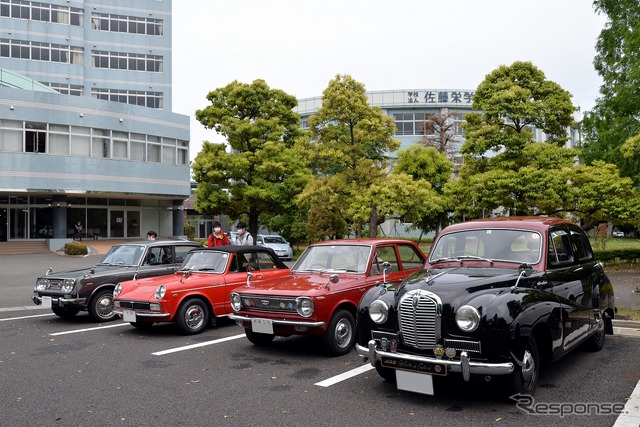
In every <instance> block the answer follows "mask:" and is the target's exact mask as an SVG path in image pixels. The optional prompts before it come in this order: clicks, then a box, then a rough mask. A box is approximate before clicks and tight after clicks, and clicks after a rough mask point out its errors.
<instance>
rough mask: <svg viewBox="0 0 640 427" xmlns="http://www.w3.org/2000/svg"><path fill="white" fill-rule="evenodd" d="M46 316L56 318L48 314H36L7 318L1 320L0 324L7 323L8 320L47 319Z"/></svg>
mask: <svg viewBox="0 0 640 427" xmlns="http://www.w3.org/2000/svg"><path fill="white" fill-rule="evenodd" d="M46 316H55V314H53V313H47V314H34V315H33V316H21V317H7V318H6V319H0V322H6V321H8V320H20V319H31V318H33V317H46Z"/></svg>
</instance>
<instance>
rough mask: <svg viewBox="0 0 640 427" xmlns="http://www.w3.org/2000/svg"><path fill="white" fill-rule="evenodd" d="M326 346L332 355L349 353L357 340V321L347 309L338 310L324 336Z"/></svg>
mask: <svg viewBox="0 0 640 427" xmlns="http://www.w3.org/2000/svg"><path fill="white" fill-rule="evenodd" d="M323 341H324V348H325V349H326V350H327V352H328V353H329V355H331V356H342V355H343V354H347V353H349V351H351V347H353V345H354V344H355V342H356V322H355V321H354V320H353V315H352V314H351V313H350V312H349V311H347V310H337V311H336V312H335V313H334V314H333V316H332V317H331V321H330V322H329V327H328V328H327V330H326V331H325V333H324V337H323Z"/></svg>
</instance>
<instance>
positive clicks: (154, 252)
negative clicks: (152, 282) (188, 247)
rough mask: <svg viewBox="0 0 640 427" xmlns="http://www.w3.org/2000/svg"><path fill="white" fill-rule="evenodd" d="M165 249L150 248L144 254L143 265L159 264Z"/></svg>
mask: <svg viewBox="0 0 640 427" xmlns="http://www.w3.org/2000/svg"><path fill="white" fill-rule="evenodd" d="M163 254H164V253H163V251H162V248H161V247H155V248H149V249H148V250H147V254H146V255H145V256H144V261H143V262H142V265H157V264H161V263H162V256H163Z"/></svg>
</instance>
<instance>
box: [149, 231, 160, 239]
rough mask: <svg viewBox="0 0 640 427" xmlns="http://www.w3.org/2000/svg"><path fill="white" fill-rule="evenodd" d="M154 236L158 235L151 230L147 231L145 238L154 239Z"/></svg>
mask: <svg viewBox="0 0 640 427" xmlns="http://www.w3.org/2000/svg"><path fill="white" fill-rule="evenodd" d="M156 237H158V233H156V232H155V231H153V230H149V231H147V240H156Z"/></svg>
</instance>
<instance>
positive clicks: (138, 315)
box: [111, 308, 171, 317]
mask: <svg viewBox="0 0 640 427" xmlns="http://www.w3.org/2000/svg"><path fill="white" fill-rule="evenodd" d="M128 311H133V312H135V313H136V317H169V316H171V313H147V312H139V311H135V310H128ZM111 312H112V313H115V314H119V315H121V316H122V315H123V314H124V310H123V309H120V308H114V309H113V310H111Z"/></svg>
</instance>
